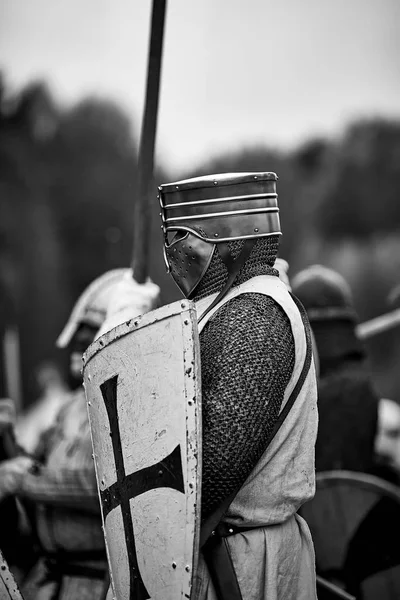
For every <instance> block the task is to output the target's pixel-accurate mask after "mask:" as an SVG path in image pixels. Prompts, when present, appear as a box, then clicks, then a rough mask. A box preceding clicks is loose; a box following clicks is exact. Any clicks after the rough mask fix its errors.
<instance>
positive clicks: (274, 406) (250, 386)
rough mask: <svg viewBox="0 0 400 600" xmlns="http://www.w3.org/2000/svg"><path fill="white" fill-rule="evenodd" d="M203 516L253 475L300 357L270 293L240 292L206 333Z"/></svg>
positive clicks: (202, 341)
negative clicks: (241, 293)
mask: <svg viewBox="0 0 400 600" xmlns="http://www.w3.org/2000/svg"><path fill="white" fill-rule="evenodd" d="M200 348H201V369H202V390H203V392H202V393H203V409H202V414H203V476H202V517H203V518H205V517H207V516H209V515H210V514H211V513H212V512H213V511H214V510H215V509H216V508H217V507H218V506H219V505H220V504H221V503H222V502H223V500H224V499H225V498H226V497H228V496H229V495H230V494H231V493H233V492H234V491H235V490H236V489H238V488H239V487H240V486H241V485H242V484H243V483H244V482H245V480H246V479H247V477H248V475H249V474H250V473H251V471H252V469H253V467H254V466H255V465H256V463H257V462H258V460H259V459H260V457H261V455H262V454H263V452H264V449H265V446H266V442H267V440H268V437H269V435H270V433H271V431H272V428H273V426H274V424H275V422H276V420H277V418H278V415H279V411H280V407H281V404H282V401H283V397H284V393H285V389H286V387H287V384H288V382H289V379H290V377H291V374H292V371H293V368H294V363H295V347H294V338H293V334H292V329H291V326H290V322H289V318H288V317H287V315H286V314H285V312H284V311H283V310H282V308H281V307H280V306H279V305H278V304H276V303H275V301H274V300H272V298H270V297H268V296H265V295H263V294H259V293H247V294H243V295H240V296H238V297H236V298H234V299H232V300H230V301H229V302H228V303H227V304H225V305H224V306H222V307H221V308H220V310H218V311H217V313H216V314H215V315H214V317H213V318H212V319H211V320H210V321H209V322H208V323H207V325H206V326H205V327H204V329H203V331H202V333H201V335H200Z"/></svg>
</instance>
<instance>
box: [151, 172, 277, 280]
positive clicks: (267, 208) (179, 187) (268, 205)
mask: <svg viewBox="0 0 400 600" xmlns="http://www.w3.org/2000/svg"><path fill="white" fill-rule="evenodd" d="M277 179H278V177H277V175H276V174H275V173H272V172H263V173H227V174H222V175H221V174H220V175H211V176H205V177H195V178H192V179H187V180H183V181H178V182H174V183H169V184H163V185H161V186H159V187H158V191H159V194H158V199H159V202H160V207H161V213H160V216H161V221H162V225H161V229H162V231H163V235H164V244H163V255H164V261H165V265H166V268H167V272H170V271H171V267H170V264H169V261H168V257H167V249H169V248H170V246H171V245H172V242H171V243H170V242H169V240H168V234H170V233H176V232H185V233H191V234H193V235H195V236H196V237H197V238H199V239H200V240H202V241H203V242H206V243H210V244H219V243H223V242H230V241H234V240H251V239H254V240H255V239H258V238H261V237H269V236H273V235H281V234H282V232H281V230H280V223H279V208H278V204H277V198H278V194H277V193H276V192H275V191H274V192H265V191H264V192H262V193H245V194H234V195H229V196H225V197H211V198H200V199H196V200H192V201H186V202H171V203H168V196H172V195H173V194H176V193H178V192H189V191H193V190H204V189H207V188H213V187H217V186H218V187H219V188H221V187H226V186H234V185H238V184H240V185H242V184H253V185H254V184H258V185H259V184H261V185H262V182H269V181H270V182H274V183H275V182H276V181H277ZM261 201H266V202H265V204H264V205H261V206H260V202H261ZM243 202H246V203H250V207H248V208H236V209H234V210H232V204H235V203H236V204H237V203H239V205H243ZM257 204H258V206H256V207H255V208H254V207H252V206H254V205H257ZM206 206H207V207H209V208H208V209H207V210H208V212H205V213H204V212H201V209H202V208H203V207H206ZM224 207H229V208H231V210H225V211H224V210H221V209H223V208H224ZM213 208H216V211H215V212H213V211H212V209H213ZM187 209H189V211H188V210H187ZM190 209H199V212H198V213H196V214H188V212H190ZM171 211H178V213H179V211H184V212H185V213H186V214H183V215H182V214H178V216H174V215H172V216H171ZM263 214H268V215H270V218H269V219H268V227H267V228H266V229H267V231H260V228H259V227H254V228H253V231H252V232H251V233H249V232H247V233H246V234H244V233H241V234H236V235H235V234H230V235H225V236H222V237H221V236H220V234H219V232H218V231H214V233H213V234H212V235H207V234H206V233H205V232H203V233H200V232H199V230H198V229H196V228H195V227H193V226H192V227H191V226H190V221H192V222H193V223H199V221H200V222H201V221H203V220H205V221H207V220H211V219H213V220H214V221H215V222H221V220H222V219H224V220H226V219H227V217H228V218H229V217H232V218H237V217H241V216H246V215H263ZM188 221H189V224H188Z"/></svg>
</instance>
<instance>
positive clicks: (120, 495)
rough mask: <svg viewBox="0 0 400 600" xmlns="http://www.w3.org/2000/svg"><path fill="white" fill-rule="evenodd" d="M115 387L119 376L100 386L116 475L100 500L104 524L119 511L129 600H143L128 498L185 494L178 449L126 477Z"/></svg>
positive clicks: (146, 592) (103, 491) (147, 596)
mask: <svg viewBox="0 0 400 600" xmlns="http://www.w3.org/2000/svg"><path fill="white" fill-rule="evenodd" d="M117 385H118V375H115V376H114V377H111V378H110V379H107V381H105V382H104V383H102V384H101V385H100V390H101V394H102V396H103V400H104V403H105V406H106V410H107V415H108V420H109V424H110V432H111V434H110V435H111V439H112V446H113V453H114V461H115V470H116V474H117V481H116V482H115V483H114V484H113V485H111V486H110V487H108V488H107V489H105V490H101V491H100V497H101V503H102V507H103V518H104V521H105V520H106V517H107V515H108V514H109V513H110V511H112V510H113V509H114V508H116V507H117V506H120V507H121V512H122V520H123V525H124V533H125V540H126V547H127V552H128V562H129V573H130V593H129V597H130V600H146V599H147V598H150V596H149V593H148V591H147V589H146V586H145V585H144V583H143V580H142V577H141V574H140V571H139V566H138V561H137V555H136V546H135V535H134V531H133V523H132V518H131V511H130V504H129V501H130V499H131V498H136V497H137V496H140V494H144V493H145V492H147V491H149V490H153V489H156V488H160V487H168V488H172V489H175V490H177V491H178V492H182V493H183V494H184V493H185V488H184V482H183V471H182V459H181V449H180V446H179V445H178V446H176V448H175V449H174V450H173V451H172V452H171V454H169V455H168V456H166V457H165V458H164V459H163V460H161V461H159V462H158V463H156V464H155V465H151V466H150V467H146V468H144V469H140V471H136V472H135V473H131V474H130V475H126V474H125V466H124V459H123V456H122V444H121V435H120V430H119V422H118V410H117Z"/></svg>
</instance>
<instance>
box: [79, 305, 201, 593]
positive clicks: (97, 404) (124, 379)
mask: <svg viewBox="0 0 400 600" xmlns="http://www.w3.org/2000/svg"><path fill="white" fill-rule="evenodd" d="M84 383H85V391H86V399H87V403H88V412H89V419H90V427H91V434H92V442H93V450H94V462H95V468H96V477H97V484H98V488H99V496H100V502H101V509H102V516H103V525H104V535H105V539H106V547H107V553H108V561H109V567H110V574H111V582H112V586H113V590H114V594H115V597H116V598H117V600H133V599H135V600H144V599H146V598H152V599H154V600H177V599H178V598H190V592H191V588H192V579H193V574H194V573H195V571H196V565H197V557H198V546H199V528H200V483H199V482H200V475H201V472H200V469H201V430H200V426H201V413H200V410H201V402H200V346H199V337H198V331H197V315H196V310H195V307H194V304H193V303H191V302H189V301H187V300H184V301H179V302H175V303H173V304H170V305H168V306H165V307H162V308H159V309H157V310H155V311H152V312H151V313H148V314H146V315H143V316H142V317H140V318H138V319H137V320H132V321H128V322H127V323H124V324H122V325H119V326H118V327H116V328H115V329H113V330H112V331H110V332H108V333H106V334H105V335H104V336H102V337H101V338H100V339H99V340H97V341H96V342H94V343H93V344H92V346H90V348H89V349H88V351H87V353H86V355H85V357H84Z"/></svg>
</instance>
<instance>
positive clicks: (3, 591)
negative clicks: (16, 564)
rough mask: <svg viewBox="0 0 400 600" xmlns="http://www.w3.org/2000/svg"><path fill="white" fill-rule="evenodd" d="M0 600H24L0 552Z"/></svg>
mask: <svg viewBox="0 0 400 600" xmlns="http://www.w3.org/2000/svg"><path fill="white" fill-rule="evenodd" d="M0 600H24V599H23V597H22V594H21V592H20V591H19V589H18V585H17V583H16V581H15V579H14V576H13V574H12V573H11V571H10V569H9V568H8V564H7V562H6V561H5V559H4V556H3V555H2V553H1V550H0Z"/></svg>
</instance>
